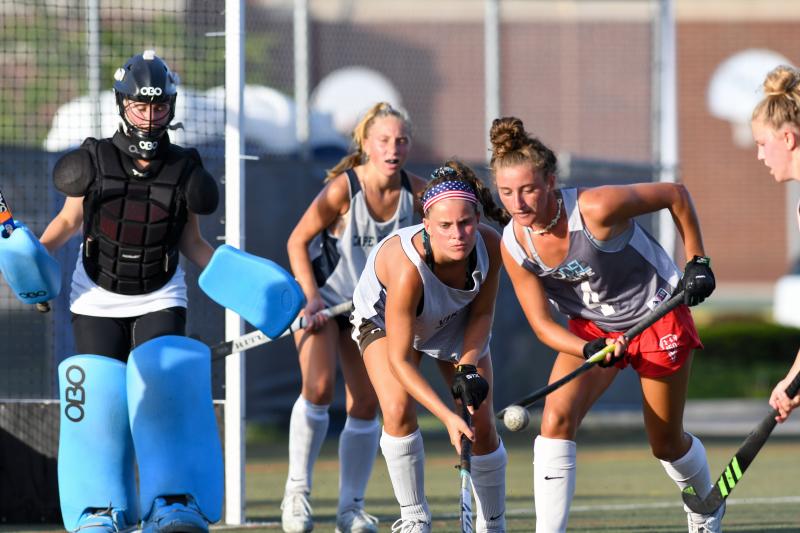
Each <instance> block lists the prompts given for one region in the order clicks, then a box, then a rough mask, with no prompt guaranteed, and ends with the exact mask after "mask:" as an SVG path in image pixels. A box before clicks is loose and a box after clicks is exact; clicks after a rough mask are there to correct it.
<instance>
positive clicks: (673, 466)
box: [661, 433, 713, 512]
mask: <svg viewBox="0 0 800 533" xmlns="http://www.w3.org/2000/svg"><path fill="white" fill-rule="evenodd" d="M688 435H689V436H690V437H692V446H691V447H690V448H689V451H688V452H686V454H685V455H684V456H683V457H681V458H680V459H678V460H677V461H674V462H672V463H670V462H668V461H661V464H662V465H663V466H664V470H666V471H667V475H668V476H669V477H670V478H672V480H673V481H674V482H675V484H677V485H678V487H679V488H680V489H681V490H683V489H685V488H686V487H688V486H689V485H691V486H692V487H694V490H695V492H697V495H698V496H700V497H701V498H705V497H706V496H708V493H709V492H711V488H712V487H713V484H712V483H711V472H710V471H709V469H708V459H707V458H706V449H705V447H704V446H703V443H702V442H700V439H698V438H697V437H695V436H694V435H692V434H691V433H689V434H688ZM687 512H688V511H687Z"/></svg>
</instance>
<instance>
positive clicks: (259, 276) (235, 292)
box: [197, 244, 305, 339]
mask: <svg viewBox="0 0 800 533" xmlns="http://www.w3.org/2000/svg"><path fill="white" fill-rule="evenodd" d="M197 282H198V284H199V285H200V288H201V289H203V291H204V292H205V293H206V294H207V295H208V296H209V298H211V299H212V300H214V301H215V302H217V303H218V304H220V305H221V306H223V307H227V308H228V309H230V310H232V311H234V312H235V313H237V314H238V315H239V316H241V317H242V318H244V319H245V320H247V321H248V322H250V323H251V324H252V325H253V326H255V327H256V328H257V329H260V330H261V331H263V332H264V334H265V335H266V336H267V337H270V338H272V339H274V338H275V337H277V336H279V335H280V334H281V333H283V332H284V331H286V328H288V327H289V325H290V324H291V323H292V321H293V320H294V319H295V317H296V316H297V313H299V312H300V309H302V308H303V305H305V296H304V295H303V291H302V289H301V288H300V285H298V284H297V282H296V281H295V279H294V278H293V277H292V275H291V274H289V273H288V272H287V271H286V270H284V269H283V268H282V267H281V266H280V265H278V264H277V263H273V262H272V261H270V260H269V259H264V258H263V257H258V256H255V255H252V254H248V253H247V252H243V251H241V250H238V249H236V248H234V247H232V246H228V245H227V244H223V245H222V246H220V247H219V248H217V249H216V251H215V252H214V255H213V256H212V257H211V261H209V262H208V265H207V266H206V268H205V269H204V270H203V272H202V273H201V274H200V277H199V278H198V280H197Z"/></svg>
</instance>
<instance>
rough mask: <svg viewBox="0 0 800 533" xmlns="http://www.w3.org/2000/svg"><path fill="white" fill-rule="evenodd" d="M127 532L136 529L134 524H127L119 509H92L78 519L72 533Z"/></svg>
mask: <svg viewBox="0 0 800 533" xmlns="http://www.w3.org/2000/svg"><path fill="white" fill-rule="evenodd" d="M79 531H85V532H86V533H128V532H130V531H136V525H135V524H134V525H128V524H127V522H126V519H125V514H124V512H123V511H121V510H119V509H112V508H111V507H109V508H108V509H94V510H91V511H86V512H85V513H83V514H82V515H81V518H80V520H78V527H77V528H76V529H75V530H74V533H77V532H79Z"/></svg>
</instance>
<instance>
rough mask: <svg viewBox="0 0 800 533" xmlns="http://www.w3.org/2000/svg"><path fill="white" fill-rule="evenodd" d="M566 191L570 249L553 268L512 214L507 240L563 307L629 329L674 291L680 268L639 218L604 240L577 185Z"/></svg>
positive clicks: (505, 232)
mask: <svg viewBox="0 0 800 533" xmlns="http://www.w3.org/2000/svg"><path fill="white" fill-rule="evenodd" d="M561 196H562V198H563V201H564V209H565V211H566V216H567V220H568V221H569V230H568V231H569V250H568V252H567V256H566V257H565V258H564V260H563V261H562V262H561V263H560V264H558V265H556V266H554V267H553V268H550V267H548V266H546V265H545V264H544V263H543V262H542V260H541V259H540V257H539V255H538V254H537V253H536V248H535V246H534V244H533V239H532V238H531V237H530V233H528V231H525V235H526V241H527V242H526V243H525V244H526V245H527V250H528V253H527V254H526V253H525V249H523V247H522V245H520V243H519V242H518V241H517V239H516V236H515V234H514V221H513V220H512V221H511V222H509V223H508V225H507V226H506V227H505V229H504V230H503V245H504V246H505V247H506V250H508V252H509V253H510V254H511V256H512V257H513V258H514V260H515V261H516V262H517V264H519V265H521V266H522V267H523V268H524V269H525V270H527V271H529V272H531V273H533V274H535V275H536V276H538V277H539V278H540V281H541V282H542V285H543V286H544V289H545V292H546V293H547V297H548V299H549V300H550V302H551V303H552V304H553V306H555V308H556V309H558V310H559V311H560V312H562V313H564V314H565V315H567V316H568V317H569V318H584V319H586V320H591V321H592V322H594V323H595V324H597V325H598V326H599V327H600V328H601V329H603V330H605V331H624V330H626V329H628V328H630V327H631V326H633V325H634V324H636V322H638V321H639V319H641V318H642V317H643V316H645V315H646V314H647V313H648V312H650V311H651V310H653V309H654V308H655V307H656V306H657V305H658V304H660V303H661V302H663V301H664V300H666V299H668V298H669V297H670V295H671V294H672V292H673V291H674V290H675V287H677V285H678V281H679V280H680V271H679V270H678V267H677V266H676V265H675V263H674V262H673V261H672V259H671V258H670V256H669V255H668V254H667V253H666V252H665V251H664V249H663V248H662V247H661V245H659V244H658V242H657V241H656V240H655V239H654V238H653V237H652V236H651V235H650V234H649V233H647V232H646V231H645V230H644V229H643V228H642V227H641V226H640V225H639V224H638V223H637V222H636V221H635V220H632V221H631V227H630V228H629V229H628V230H626V231H625V232H624V233H622V234H621V235H618V236H616V237H614V238H613V239H610V240H608V241H599V240H597V239H595V238H594V237H593V236H592V235H591V234H590V233H589V231H588V230H587V229H586V228H585V227H584V225H583V218H582V217H581V213H580V210H579V209H578V191H577V190H576V189H562V190H561Z"/></svg>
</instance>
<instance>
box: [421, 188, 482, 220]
mask: <svg viewBox="0 0 800 533" xmlns="http://www.w3.org/2000/svg"><path fill="white" fill-rule="evenodd" d="M451 199H456V200H466V201H467V202H472V203H473V204H475V205H478V197H477V196H476V195H475V191H474V190H473V188H472V187H471V186H470V185H469V183H467V182H464V181H456V180H448V181H443V182H441V183H439V184H438V185H435V186H434V187H432V188H431V189H429V190H428V191H427V192H426V193H425V196H424V197H423V198H422V211H423V212H425V213H427V212H428V209H430V208H431V206H432V205H433V204H435V203H436V202H438V201H439V200H451Z"/></svg>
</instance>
